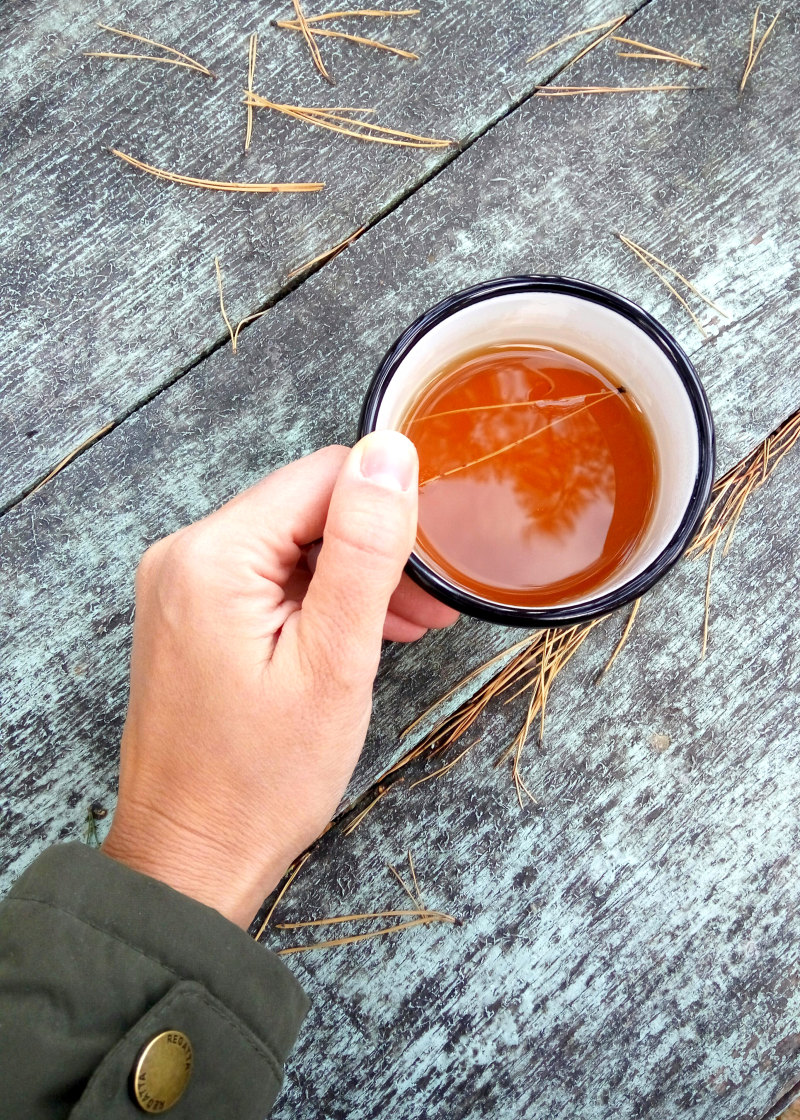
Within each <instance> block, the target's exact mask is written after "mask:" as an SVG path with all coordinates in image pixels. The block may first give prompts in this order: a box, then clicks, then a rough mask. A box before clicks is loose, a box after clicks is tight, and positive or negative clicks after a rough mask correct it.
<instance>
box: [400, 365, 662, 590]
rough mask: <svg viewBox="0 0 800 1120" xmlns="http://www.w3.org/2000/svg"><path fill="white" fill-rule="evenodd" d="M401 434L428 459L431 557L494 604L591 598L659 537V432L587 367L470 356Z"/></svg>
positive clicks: (425, 513) (426, 541) (412, 413)
mask: <svg viewBox="0 0 800 1120" xmlns="http://www.w3.org/2000/svg"><path fill="white" fill-rule="evenodd" d="M399 427H400V430H401V431H403V432H404V433H405V434H406V435H407V436H408V437H409V439H411V440H412V441H413V443H414V444H415V445H416V447H417V451H418V453H419V459H420V492H419V524H418V538H417V539H418V544H419V546H420V547H421V549H422V550H423V551H424V553H425V554H426V556H427V557H428V558H429V559H430V560H432V561H434V563H435V564H436V565H437V567H439V568H441V569H442V571H443V572H445V573H446V574H447V575H448V576H449V577H450V578H451V579H452V580H453V581H454V582H456V583H457V584H459V585H460V586H462V587H465V588H466V589H468V590H469V591H472V592H473V593H474V594H476V595H479V596H481V597H482V598H486V599H490V600H492V601H494V602H498V603H507V604H517V605H521V606H529V607H538V606H545V605H546V606H553V605H558V604H560V603H562V602H567V601H570V600H572V599H574V598H575V597H585V596H589V595H591V594H592V592H594V591H595V590H597V588H599V587H601V586H602V584H603V583H604V581H605V580H606V579H607V578H608V576H609V575H610V574H611V573H612V572H613V571H614V570H615V569H616V568H617V567H618V566H619V565H621V564H622V563H624V561H625V560H626V558H627V557H628V556H630V555H631V553H632V552H633V551H634V549H635V548H636V546H637V544H638V542H639V541H640V540H641V538H642V536H643V534H644V533H645V531H646V529H647V525H648V522H649V518H650V513H651V510H652V508H653V502H654V495H655V490H656V470H657V468H656V455H655V448H654V443H653V436H652V433H651V431H650V428H649V425H648V423H647V419H646V417H645V415H644V413H643V412H642V409H641V408H640V407H639V405H638V403H637V401H636V399H635V397H634V396H633V394H632V393H631V392H629V391H627V390H626V387H625V386H624V385H622V384H621V383H620V381H619V379H618V378H615V377H614V375H613V373H612V372H611V371H609V370H605V369H600V368H599V367H598V366H597V364H596V363H590V362H589V361H587V360H586V359H584V358H582V357H580V356H579V355H577V354H573V353H567V352H566V351H564V350H560V349H554V348H553V347H551V346H543V345H535V344H528V345H523V344H518V345H512V346H490V347H487V348H486V349H484V350H478V351H475V352H473V353H471V354H468V355H462V356H460V357H459V358H458V359H457V360H455V361H453V362H452V363H451V364H450V365H449V366H447V367H445V368H443V369H440V370H438V371H437V373H436V375H435V377H434V378H433V379H432V381H431V383H430V384H429V385H428V386H427V387H426V388H425V389H424V390H423V391H422V393H421V394H420V395H419V396H418V397H417V399H416V400H415V401H413V402H412V404H411V406H410V407H409V409H408V411H407V413H406V415H405V417H404V418H403V420H402V421H401V423H400V425H399Z"/></svg>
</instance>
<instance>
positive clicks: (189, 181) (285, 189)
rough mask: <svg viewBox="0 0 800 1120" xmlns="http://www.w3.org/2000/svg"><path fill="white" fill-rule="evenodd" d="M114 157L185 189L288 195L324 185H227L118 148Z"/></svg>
mask: <svg viewBox="0 0 800 1120" xmlns="http://www.w3.org/2000/svg"><path fill="white" fill-rule="evenodd" d="M108 150H109V151H110V152H111V154H112V156H118V157H119V159H121V160H124V161H125V163H129V164H130V165H131V167H136V168H138V170H139V171H146V172H147V173H148V174H149V175H154V176H155V177H156V178H157V179H166V180H167V181H168V182H170V183H180V184H181V185H182V186H185V187H203V188H205V189H206V190H209V191H241V192H245V193H250V194H288V193H291V192H293V191H321V190H322V189H323V187H324V186H325V184H324V183H225V182H218V181H217V180H215V179H196V178H195V177H194V176H193V175H178V174H177V173H176V172H174V171H164V170H163V169H162V168H160V167H153V165H152V164H150V163H143V162H142V160H140V159H134V158H133V156H128V155H125V153H124V152H120V151H118V150H117V149H116V148H109V149H108Z"/></svg>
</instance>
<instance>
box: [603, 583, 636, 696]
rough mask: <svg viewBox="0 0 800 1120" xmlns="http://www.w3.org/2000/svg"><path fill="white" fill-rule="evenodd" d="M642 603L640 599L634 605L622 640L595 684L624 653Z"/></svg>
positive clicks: (621, 636) (615, 647) (621, 637)
mask: <svg viewBox="0 0 800 1120" xmlns="http://www.w3.org/2000/svg"><path fill="white" fill-rule="evenodd" d="M641 601H642V600H641V598H639V599H637V600H636V602H635V603H634V604H633V609H632V610H631V613H630V615H629V616H628V621H627V622H626V623H625V627H624V629H623V631H622V634H621V635H620V639H619V641H618V642H617V644H616V646H614V652H613V653H612V654H611V656H610V657H609V659H608V661H607V662H606V663H605V665H604V666H603V668H602V669H601V670H600V672H599V673H598V674H597V676H596V677H595V681H594V683H595V684H599V683H600V681H601V680H602V679H603V677H604V676H605V675H606V673H607V672H608V670H609V669H610V668H611V666H612V665H613V664H614V662H615V661H616V660H617V658H618V657H619V655H620V654H621V653H622V649H623V647H624V645H625V643H626V642H627V640H628V637H629V635H630V632H631V630H632V629H633V624H634V622H635V621H636V615H637V614H638V613H639V604H640V603H641Z"/></svg>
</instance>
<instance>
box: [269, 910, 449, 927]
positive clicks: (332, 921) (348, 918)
mask: <svg viewBox="0 0 800 1120" xmlns="http://www.w3.org/2000/svg"><path fill="white" fill-rule="evenodd" d="M412 917H414V918H429V919H430V920H432V921H433V920H435V921H437V922H455V918H453V917H451V915H450V914H440V913H439V911H438V910H425V909H423V910H376V911H375V912H374V913H372V914H338V915H337V916H336V917H333V918H314V920H313V921H310V922H278V923H276V924H275V926H274V927H273V928H274V929H308V928H310V927H311V926H333V925H338V924H341V923H342V922H366V921H369V920H370V919H372V918H412Z"/></svg>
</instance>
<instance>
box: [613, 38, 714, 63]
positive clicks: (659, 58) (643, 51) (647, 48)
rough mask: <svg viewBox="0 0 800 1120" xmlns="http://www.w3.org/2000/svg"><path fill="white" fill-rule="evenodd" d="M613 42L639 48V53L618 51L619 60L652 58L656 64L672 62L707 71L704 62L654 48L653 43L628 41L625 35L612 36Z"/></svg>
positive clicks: (661, 48) (635, 40) (660, 48)
mask: <svg viewBox="0 0 800 1120" xmlns="http://www.w3.org/2000/svg"><path fill="white" fill-rule="evenodd" d="M611 38H612V40H613V42H615V43H622V44H623V45H624V46H628V47H638V48H639V50H638V51H634V52H630V51H617V56H618V57H619V58H650V59H653V60H655V61H656V62H672V63H674V64H675V65H676V66H691V67H693V68H694V69H695V70H707V69H708V67H707V66H706V65H705V64H704V63H702V62H695V61H694V60H693V59H691V58H686V57H685V55H682V54H675V52H674V51H668V50H665V49H664V48H663V47H654V46H653V45H652V44H651V43H642V42H640V40H639V39H626V38H625V36H624V35H612V36H611Z"/></svg>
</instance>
